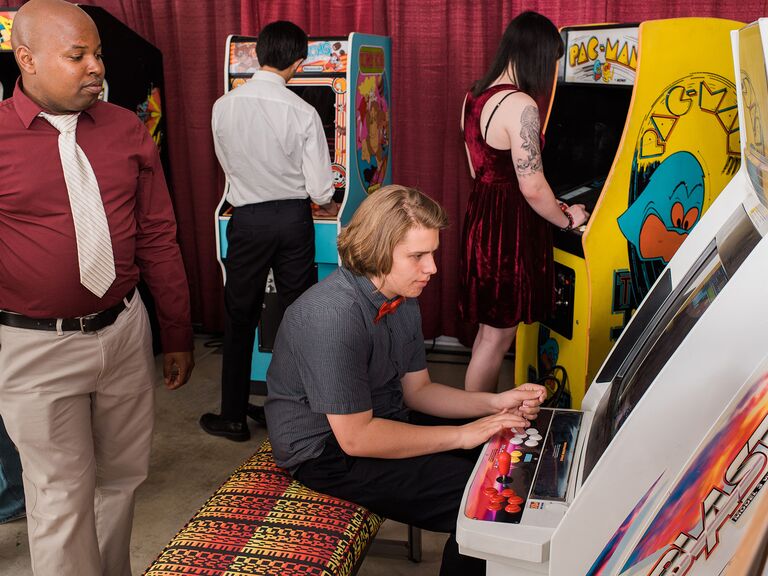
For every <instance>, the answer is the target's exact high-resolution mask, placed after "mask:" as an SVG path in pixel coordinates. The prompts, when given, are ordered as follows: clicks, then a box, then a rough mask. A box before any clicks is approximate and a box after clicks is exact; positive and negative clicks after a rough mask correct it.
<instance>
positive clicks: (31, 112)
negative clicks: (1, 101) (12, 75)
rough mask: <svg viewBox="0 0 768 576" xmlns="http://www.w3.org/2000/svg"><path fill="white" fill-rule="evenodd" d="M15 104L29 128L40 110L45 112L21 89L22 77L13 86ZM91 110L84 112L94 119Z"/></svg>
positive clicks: (23, 122)
mask: <svg viewBox="0 0 768 576" xmlns="http://www.w3.org/2000/svg"><path fill="white" fill-rule="evenodd" d="M13 106H14V108H15V109H16V114H18V115H19V119H20V120H21V122H22V124H24V128H29V127H30V125H31V124H32V121H33V120H34V119H35V118H36V117H37V116H38V115H39V114H40V112H44V110H43V109H42V108H41V107H40V105H39V104H37V103H36V102H35V101H34V100H32V99H31V98H30V97H29V96H27V95H26V94H24V91H23V90H22V89H21V77H19V78H18V79H17V80H16V86H15V87H14V88H13ZM89 110H90V109H89ZM89 110H83V112H84V113H85V114H86V115H87V116H88V117H90V118H91V119H92V118H93V115H92V114H91V113H90V111H89Z"/></svg>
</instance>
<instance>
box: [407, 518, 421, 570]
mask: <svg viewBox="0 0 768 576" xmlns="http://www.w3.org/2000/svg"><path fill="white" fill-rule="evenodd" d="M408 559H409V560H410V561H411V562H416V563H419V562H421V528H417V527H416V526H408Z"/></svg>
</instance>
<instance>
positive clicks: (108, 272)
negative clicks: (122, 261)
mask: <svg viewBox="0 0 768 576" xmlns="http://www.w3.org/2000/svg"><path fill="white" fill-rule="evenodd" d="M40 116H42V117H43V118H45V119H46V120H47V121H48V122H49V123H50V124H51V125H52V126H53V127H54V128H56V129H57V130H58V131H59V155H60V156H61V167H62V169H63V170H64V181H65V182H66V184H67V193H68V194H69V205H70V207H71V209H72V219H73V220H74V222H75V236H76V238H77V259H78V263H79V265H80V283H81V284H82V285H83V286H85V287H86V288H87V289H88V290H90V291H91V292H93V293H94V294H95V295H96V296H98V297H99V298H101V297H102V296H104V294H105V293H106V292H107V290H108V289H109V287H110V286H111V285H112V282H114V280H115V258H114V255H113V253H112V239H111V237H110V235H109V225H108V224H107V215H106V213H105V212H104V204H103V202H102V201H101V193H100V192H99V184H98V182H97V181H96V175H95V174H94V173H93V168H92V167H91V163H90V162H89V161H88V157H87V156H86V155H85V152H83V150H82V148H80V146H79V145H78V144H77V142H76V141H75V131H76V129H77V117H78V114H62V115H54V114H48V113H46V112H40Z"/></svg>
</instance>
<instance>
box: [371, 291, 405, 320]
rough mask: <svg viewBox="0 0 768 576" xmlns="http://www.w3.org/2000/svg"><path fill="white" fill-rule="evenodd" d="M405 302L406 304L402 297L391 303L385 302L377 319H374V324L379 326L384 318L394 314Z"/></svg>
mask: <svg viewBox="0 0 768 576" xmlns="http://www.w3.org/2000/svg"><path fill="white" fill-rule="evenodd" d="M403 302H405V298H403V297H402V296H398V297H397V298H395V299H394V300H392V301H390V302H384V304H382V305H381V306H380V307H379V312H378V314H376V318H374V319H373V323H374V324H378V323H379V320H381V319H382V318H384V316H386V315H387V314H391V313H392V312H394V311H395V310H397V307H398V306H400V304H402V303H403Z"/></svg>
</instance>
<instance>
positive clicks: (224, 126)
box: [200, 21, 338, 441]
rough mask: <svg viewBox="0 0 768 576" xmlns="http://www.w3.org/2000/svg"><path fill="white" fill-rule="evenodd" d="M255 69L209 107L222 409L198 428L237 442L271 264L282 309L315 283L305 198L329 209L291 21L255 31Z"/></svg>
mask: <svg viewBox="0 0 768 576" xmlns="http://www.w3.org/2000/svg"><path fill="white" fill-rule="evenodd" d="M256 55H257V57H258V60H259V63H260V66H261V67H260V69H259V70H258V71H256V72H255V73H254V75H253V77H252V78H251V79H250V80H249V81H248V82H246V83H245V84H243V85H242V86H239V87H238V88H236V89H235V90H232V91H230V92H228V93H227V94H225V95H224V96H222V97H221V98H219V99H218V100H217V101H216V103H215V104H214V106H213V118H212V122H211V125H212V129H213V141H214V145H215V148H216V156H217V158H218V159H219V163H220V164H221V167H222V169H223V170H224V174H225V175H226V177H227V180H228V181H229V185H230V187H229V191H228V193H227V201H228V202H229V203H230V204H231V205H232V206H233V212H232V218H231V219H230V221H229V225H228V227H227V242H228V247H227V257H226V260H225V263H224V265H225V268H226V272H227V280H226V285H225V288H224V300H225V305H226V319H225V327H224V358H223V366H222V377H221V389H222V394H221V414H211V413H208V414H203V416H202V417H201V418H200V426H201V427H202V428H203V430H205V431H206V432H208V433H209V434H213V435H215V436H223V437H225V438H229V439H230V440H235V441H244V440H248V439H249V438H250V432H249V431H248V426H247V424H246V414H247V410H248V395H249V392H250V380H251V376H250V375H251V360H252V355H253V343H254V336H255V330H256V326H257V325H258V323H259V318H260V316H261V308H262V303H263V300H264V290H265V286H266V281H267V275H268V273H269V269H270V268H272V270H273V272H274V277H275V285H276V288H277V294H278V296H279V300H280V304H281V306H282V307H283V308H285V307H287V306H288V305H289V304H291V303H292V302H293V301H294V300H295V299H296V298H298V297H299V295H301V293H302V292H304V290H306V289H307V288H308V287H309V286H310V285H312V284H313V283H314V282H315V281H316V274H315V272H314V263H313V260H314V254H315V231H314V224H313V222H312V209H311V205H310V200H311V201H312V202H314V203H315V204H317V205H318V206H319V212H320V214H324V215H327V216H335V215H336V213H337V210H338V208H337V206H336V204H335V203H334V202H333V175H332V171H331V160H330V154H329V152H328V143H327V141H326V139H325V133H324V131H323V126H322V123H321V121H320V116H319V115H318V113H317V111H316V110H315V109H314V108H313V107H312V106H311V105H310V104H308V103H306V102H305V101H304V100H302V99H301V98H300V97H299V96H298V95H296V94H295V93H293V92H292V91H291V90H289V89H288V88H287V87H286V82H287V81H288V80H290V79H291V78H292V77H293V76H294V74H295V73H296V69H297V68H298V67H299V65H300V64H301V62H302V61H303V60H304V59H305V58H306V57H307V35H306V34H305V33H304V31H303V30H302V29H301V28H299V27H298V26H296V25H295V24H293V23H291V22H286V21H277V22H272V23H270V24H267V25H266V26H265V27H264V28H263V29H262V30H261V32H260V33H259V37H258V43H257V45H256Z"/></svg>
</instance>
